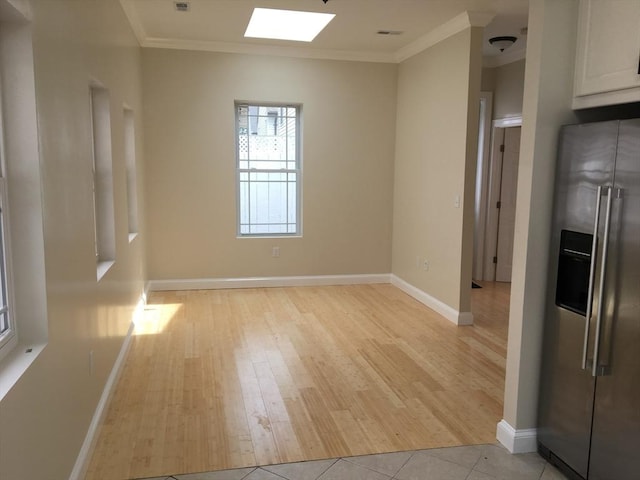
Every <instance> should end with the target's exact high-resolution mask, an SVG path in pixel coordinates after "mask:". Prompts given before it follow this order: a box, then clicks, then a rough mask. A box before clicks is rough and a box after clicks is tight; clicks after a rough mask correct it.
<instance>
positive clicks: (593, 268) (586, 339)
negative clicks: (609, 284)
mask: <svg viewBox="0 0 640 480" xmlns="http://www.w3.org/2000/svg"><path fill="white" fill-rule="evenodd" d="M601 203H602V186H601V185H598V191H597V192H596V214H595V217H596V219H595V221H594V222H593V241H592V242H591V264H590V265H589V288H588V289H587V311H586V315H585V321H584V343H583V346H582V369H583V370H586V369H587V352H588V350H589V324H590V323H591V314H592V304H593V287H594V283H595V282H594V280H595V276H596V253H597V249H598V242H597V241H596V239H597V238H598V225H599V223H600V205H601Z"/></svg>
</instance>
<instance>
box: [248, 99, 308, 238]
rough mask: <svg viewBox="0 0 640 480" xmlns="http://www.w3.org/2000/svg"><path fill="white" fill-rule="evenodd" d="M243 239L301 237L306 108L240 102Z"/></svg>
mask: <svg viewBox="0 0 640 480" xmlns="http://www.w3.org/2000/svg"><path fill="white" fill-rule="evenodd" d="M236 165H237V179H238V180H237V181H238V235H239V236H259V235H266V236H272V235H300V232H301V229H300V185H301V179H300V174H301V169H300V107H299V106H291V105H256V104H253V105H249V104H236Z"/></svg>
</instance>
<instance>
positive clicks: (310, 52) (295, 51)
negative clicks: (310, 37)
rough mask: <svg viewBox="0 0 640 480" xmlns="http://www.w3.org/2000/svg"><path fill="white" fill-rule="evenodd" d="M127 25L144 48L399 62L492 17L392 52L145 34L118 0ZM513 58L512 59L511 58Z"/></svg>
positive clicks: (465, 21)
mask: <svg viewBox="0 0 640 480" xmlns="http://www.w3.org/2000/svg"><path fill="white" fill-rule="evenodd" d="M119 1H120V5H121V7H122V10H123V11H124V14H125V15H126V17H127V19H128V20H129V24H130V25H131V28H132V30H133V33H134V34H135V36H136V38H137V39H138V43H139V44H140V46H141V47H144V48H166V49H173V50H196V51H205V52H221V53H240V54H246V55H271V56H278V57H297V58H312V59H321V60H343V61H352V62H375V63H400V62H403V61H404V60H406V59H408V58H410V57H412V56H414V55H416V54H418V53H420V52H422V51H423V50H426V49H427V48H429V47H432V46H433V45H435V44H437V43H439V42H441V41H442V40H444V39H446V38H449V37H451V36H452V35H455V34H456V33H459V32H461V31H463V30H465V29H466V28H469V27H485V26H486V25H487V24H488V23H489V22H490V21H491V20H492V19H493V17H494V16H495V15H494V14H493V13H484V12H463V13H461V14H460V15H457V16H456V17H454V18H452V19H451V20H449V21H448V22H446V23H443V24H442V25H440V26H439V27H437V28H435V29H434V30H432V31H431V32H429V33H427V34H426V35H424V36H422V37H420V38H418V39H417V40H415V41H414V42H412V43H410V44H409V45H406V46H404V47H402V48H400V49H399V50H397V51H395V52H368V51H356V50H329V49H317V48H309V47H292V46H279V45H256V44H245V43H233V42H210V41H205V40H185V39H178V38H159V37H148V36H147V33H146V32H145V29H144V27H143V25H142V22H141V21H140V17H139V16H138V13H137V11H136V9H135V7H134V5H133V1H132V0H119ZM513 61H515V60H513Z"/></svg>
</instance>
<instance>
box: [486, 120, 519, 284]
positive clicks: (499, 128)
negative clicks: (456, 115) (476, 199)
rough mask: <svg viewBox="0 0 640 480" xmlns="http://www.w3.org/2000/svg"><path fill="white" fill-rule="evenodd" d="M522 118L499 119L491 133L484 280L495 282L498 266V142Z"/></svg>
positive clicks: (500, 154)
mask: <svg viewBox="0 0 640 480" xmlns="http://www.w3.org/2000/svg"><path fill="white" fill-rule="evenodd" d="M521 126H522V116H513V117H506V118H499V119H496V120H494V121H493V128H492V132H491V157H490V158H491V160H490V167H489V189H488V195H487V202H486V203H485V204H484V208H485V209H486V219H487V223H486V227H485V241H484V246H485V248H484V252H483V255H482V257H483V259H484V262H483V263H484V265H483V267H484V268H483V273H484V275H483V277H482V278H483V280H489V281H495V279H496V265H495V263H493V257H494V256H495V254H496V248H497V245H498V219H499V213H500V212H499V211H498V209H497V208H491V207H492V206H495V205H496V204H497V202H498V199H499V198H500V186H501V178H500V172H501V169H500V162H501V160H502V152H500V145H501V142H498V141H497V139H498V138H504V132H503V130H504V129H505V128H510V127H521Z"/></svg>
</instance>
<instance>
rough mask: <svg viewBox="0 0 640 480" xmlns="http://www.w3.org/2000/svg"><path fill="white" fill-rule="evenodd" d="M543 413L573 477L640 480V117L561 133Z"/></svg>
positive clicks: (547, 437) (551, 450)
mask: <svg viewBox="0 0 640 480" xmlns="http://www.w3.org/2000/svg"><path fill="white" fill-rule="evenodd" d="M554 205H555V207H554V216H553V230H552V237H551V253H550V258H551V259H550V268H549V282H548V285H549V289H548V294H547V307H546V318H545V330H544V348H543V359H542V374H541V386H540V402H539V415H538V445H539V451H540V453H541V454H542V455H543V456H545V457H547V458H548V459H549V460H550V461H551V462H552V463H554V464H556V465H558V466H559V467H560V468H561V469H562V470H563V471H564V472H565V474H566V475H567V476H568V477H569V478H572V479H573V478H575V479H578V478H583V479H588V480H632V479H633V480H638V479H640V119H634V120H623V121H610V122H602V123H587V124H581V125H569V126H565V127H563V128H562V131H561V135H560V147H559V156H558V167H557V173H556V190H555V199H554Z"/></svg>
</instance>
